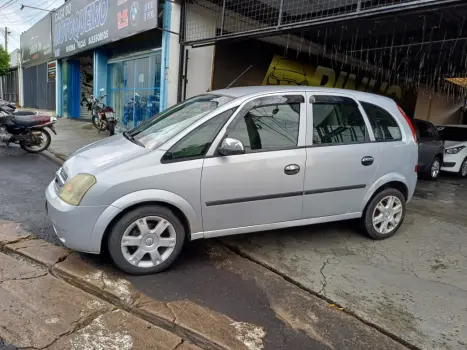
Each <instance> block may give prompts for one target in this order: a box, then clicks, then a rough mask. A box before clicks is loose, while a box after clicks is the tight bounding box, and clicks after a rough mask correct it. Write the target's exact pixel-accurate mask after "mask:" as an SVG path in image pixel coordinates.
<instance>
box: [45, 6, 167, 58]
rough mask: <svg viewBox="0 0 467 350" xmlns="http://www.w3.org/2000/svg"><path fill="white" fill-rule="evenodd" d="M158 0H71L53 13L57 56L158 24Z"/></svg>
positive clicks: (135, 32)
mask: <svg viewBox="0 0 467 350" xmlns="http://www.w3.org/2000/svg"><path fill="white" fill-rule="evenodd" d="M157 10H158V0H94V1H93V0H70V1H68V2H67V3H65V5H63V6H62V7H60V8H59V9H58V10H57V11H56V12H55V13H54V14H53V17H54V20H53V36H54V53H55V57H56V58H61V57H66V56H71V55H74V54H76V53H78V52H81V51H85V50H89V49H92V48H94V47H97V46H101V45H104V44H106V43H109V42H112V41H116V40H119V39H123V38H125V37H128V36H131V35H134V34H137V33H140V32H143V31H146V30H150V29H153V28H155V27H157V21H158V15H157Z"/></svg>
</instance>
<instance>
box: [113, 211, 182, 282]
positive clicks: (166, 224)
mask: <svg viewBox="0 0 467 350" xmlns="http://www.w3.org/2000/svg"><path fill="white" fill-rule="evenodd" d="M184 241H185V229H184V227H183V225H182V223H181V222H180V220H179V219H178V217H177V216H176V215H174V213H173V212H172V211H171V210H170V209H168V208H166V207H162V206H157V205H148V206H142V207H138V208H136V209H134V210H131V211H129V212H127V213H126V214H124V215H123V216H122V217H121V218H120V219H119V220H118V222H117V223H116V224H115V225H114V226H113V228H112V229H111V232H110V235H109V237H108V250H109V254H110V256H111V258H112V260H113V261H114V263H115V265H117V266H118V267H119V268H120V269H122V270H123V271H125V272H127V273H129V274H134V275H144V274H151V273H157V272H161V271H163V270H165V269H166V268H168V267H169V266H170V265H171V264H172V263H173V262H174V261H175V259H176V258H177V257H178V255H179V254H180V252H181V250H182V247H183V243H184Z"/></svg>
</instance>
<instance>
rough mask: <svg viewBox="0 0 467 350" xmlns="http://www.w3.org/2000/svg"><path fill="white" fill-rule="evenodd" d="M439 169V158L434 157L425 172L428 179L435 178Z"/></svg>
mask: <svg viewBox="0 0 467 350" xmlns="http://www.w3.org/2000/svg"><path fill="white" fill-rule="evenodd" d="M440 171H441V158H440V157H435V159H433V161H432V162H431V166H430V172H429V173H427V175H428V177H429V179H430V180H436V179H437V178H438V176H439V173H440Z"/></svg>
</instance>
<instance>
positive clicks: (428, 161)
mask: <svg viewBox="0 0 467 350" xmlns="http://www.w3.org/2000/svg"><path fill="white" fill-rule="evenodd" d="M415 127H416V129H417V134H418V139H419V147H418V172H419V174H420V175H424V176H426V177H428V178H429V179H431V180H436V179H437V178H438V175H439V172H440V170H441V164H443V156H444V142H443V140H442V139H441V137H440V135H439V133H438V131H437V130H436V128H435V126H434V125H433V124H431V123H430V122H427V121H425V120H419V119H415Z"/></svg>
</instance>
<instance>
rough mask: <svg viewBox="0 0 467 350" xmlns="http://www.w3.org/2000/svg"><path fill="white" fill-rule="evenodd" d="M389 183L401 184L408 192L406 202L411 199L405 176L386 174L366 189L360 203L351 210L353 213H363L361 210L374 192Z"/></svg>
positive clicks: (410, 190) (411, 192) (410, 189)
mask: <svg viewBox="0 0 467 350" xmlns="http://www.w3.org/2000/svg"><path fill="white" fill-rule="evenodd" d="M389 182H402V183H403V184H404V185H405V186H406V187H407V189H408V191H409V198H408V200H410V198H411V197H412V194H413V191H412V188H411V186H410V184H409V182H408V181H407V179H406V178H405V176H403V175H402V174H399V173H389V174H386V175H384V176H382V177H380V178H379V179H378V180H376V181H375V182H374V183H373V184H372V185H371V186H370V187H369V188H368V190H367V191H366V193H365V195H364V196H363V200H362V202H361V203H360V204H359V206H358V207H355V210H353V211H354V212H363V210H364V209H365V206H366V204H367V203H368V201H369V200H370V198H371V197H372V196H373V195H374V194H375V192H376V191H377V190H378V189H379V188H381V187H382V186H384V185H386V184H387V183H389Z"/></svg>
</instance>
